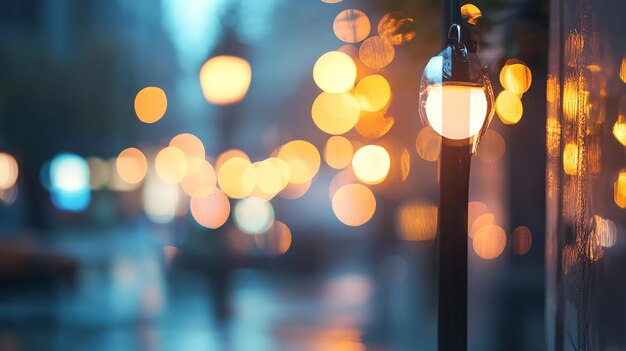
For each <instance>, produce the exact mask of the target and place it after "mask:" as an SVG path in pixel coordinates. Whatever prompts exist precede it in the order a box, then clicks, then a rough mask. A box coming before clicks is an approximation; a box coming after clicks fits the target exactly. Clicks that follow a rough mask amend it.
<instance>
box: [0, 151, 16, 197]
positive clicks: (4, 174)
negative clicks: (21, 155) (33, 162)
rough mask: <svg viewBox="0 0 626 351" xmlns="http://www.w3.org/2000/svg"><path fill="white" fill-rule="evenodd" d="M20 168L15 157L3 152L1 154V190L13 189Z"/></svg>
mask: <svg viewBox="0 0 626 351" xmlns="http://www.w3.org/2000/svg"><path fill="white" fill-rule="evenodd" d="M18 173H19V168H18V165H17V161H16V160H15V157H13V156H11V155H9V154H7V153H4V152H1V153H0V189H1V190H6V189H9V188H11V187H12V186H13V185H15V182H17V176H18Z"/></svg>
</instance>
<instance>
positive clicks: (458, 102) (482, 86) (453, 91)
mask: <svg viewBox="0 0 626 351" xmlns="http://www.w3.org/2000/svg"><path fill="white" fill-rule="evenodd" d="M455 28H456V29H457V38H456V40H455V38H453V37H451V34H452V33H453V29H455ZM459 31H460V26H458V25H454V26H452V27H451V28H450V33H449V35H448V37H449V39H448V45H446V47H445V48H444V49H443V51H441V52H440V53H439V54H437V55H436V56H434V57H432V58H431V59H430V61H429V62H428V64H427V65H426V68H424V73H423V74H422V82H421V85H420V95H419V107H420V116H421V118H422V120H423V121H424V122H426V123H428V124H429V125H430V126H431V127H432V129H433V130H434V131H435V132H436V133H437V134H439V135H441V136H442V137H444V138H447V139H452V140H465V139H469V140H468V142H470V143H472V146H473V149H472V151H473V152H475V151H476V146H477V142H478V141H479V139H480V136H481V135H482V133H484V131H485V130H486V129H487V126H488V125H489V122H491V117H492V116H493V113H494V109H493V105H494V98H493V91H492V89H491V81H490V80H489V75H488V74H487V71H486V70H485V67H484V66H483V65H482V63H481V62H480V60H479V59H478V57H477V56H476V55H475V54H474V53H472V52H470V51H469V50H468V49H467V48H466V47H465V45H463V44H462V43H460V42H459V40H460V36H461V35H460V32H459Z"/></svg>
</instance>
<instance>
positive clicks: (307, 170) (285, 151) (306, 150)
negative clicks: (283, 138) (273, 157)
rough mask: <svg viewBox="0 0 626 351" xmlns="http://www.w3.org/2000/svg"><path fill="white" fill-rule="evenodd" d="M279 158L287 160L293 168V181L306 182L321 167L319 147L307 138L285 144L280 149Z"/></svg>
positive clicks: (291, 180)
mask: <svg viewBox="0 0 626 351" xmlns="http://www.w3.org/2000/svg"><path fill="white" fill-rule="evenodd" d="M278 158H280V159H281V160H283V161H285V162H287V164H288V165H289V167H290V168H291V179H290V182H291V183H297V184H301V183H306V182H308V181H309V180H311V179H312V178H313V177H315V175H316V174H317V172H318V171H319V168H320V162H321V158H320V154H319V152H318V151H317V148H316V147H315V146H314V145H313V144H311V143H309V142H308V141H305V140H293V141H290V142H288V143H287V144H285V145H283V146H282V147H281V148H280V150H279V151H278Z"/></svg>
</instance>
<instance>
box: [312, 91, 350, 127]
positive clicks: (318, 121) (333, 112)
mask: <svg viewBox="0 0 626 351" xmlns="http://www.w3.org/2000/svg"><path fill="white" fill-rule="evenodd" d="M360 112H361V110H360V109H359V104H358V103H357V101H356V99H355V98H354V97H353V96H352V95H350V94H348V93H342V94H329V93H326V92H322V93H321V94H320V95H319V96H318V97H317V98H316V99H315V101H314V102H313V106H312V107H311V116H312V117H313V122H315V125H316V126H317V127H318V128H319V129H320V130H322V131H323V132H326V133H328V134H334V135H339V134H343V133H345V132H347V131H349V130H350V129H352V128H353V127H354V125H355V124H356V123H357V122H358V120H359V113H360Z"/></svg>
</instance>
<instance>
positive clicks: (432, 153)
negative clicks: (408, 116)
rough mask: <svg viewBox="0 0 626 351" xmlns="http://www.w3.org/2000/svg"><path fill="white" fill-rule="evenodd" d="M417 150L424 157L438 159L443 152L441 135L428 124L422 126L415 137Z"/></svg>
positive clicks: (432, 159) (428, 159)
mask: <svg viewBox="0 0 626 351" xmlns="http://www.w3.org/2000/svg"><path fill="white" fill-rule="evenodd" d="M415 150H416V151H417V154H418V155H419V156H420V157H421V158H422V159H424V160H426V161H430V162H435V161H437V160H438V159H439V153H440V152H441V136H440V135H439V134H437V133H436V132H435V131H434V130H432V128H430V127H428V126H426V127H424V128H422V129H421V130H420V131H419V133H417V138H415Z"/></svg>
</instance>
